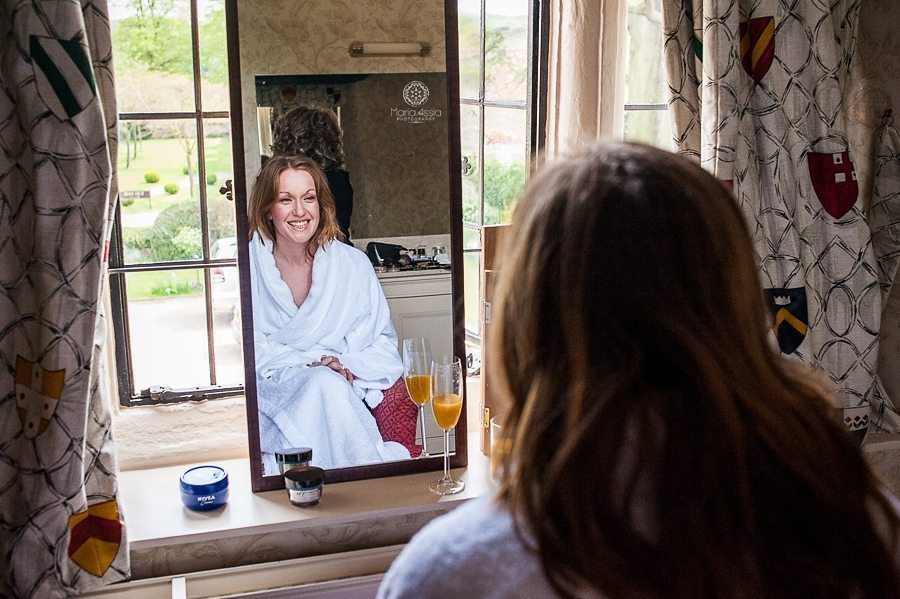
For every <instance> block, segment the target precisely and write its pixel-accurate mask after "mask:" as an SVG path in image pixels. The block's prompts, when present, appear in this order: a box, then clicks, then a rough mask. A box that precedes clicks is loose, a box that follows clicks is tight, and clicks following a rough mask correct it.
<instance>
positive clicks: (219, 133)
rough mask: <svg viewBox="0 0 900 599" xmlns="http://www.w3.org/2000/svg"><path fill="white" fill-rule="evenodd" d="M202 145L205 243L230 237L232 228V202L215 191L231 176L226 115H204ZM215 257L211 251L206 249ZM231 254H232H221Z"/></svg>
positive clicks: (229, 144) (228, 131)
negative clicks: (209, 116)
mask: <svg viewBox="0 0 900 599" xmlns="http://www.w3.org/2000/svg"><path fill="white" fill-rule="evenodd" d="M203 133H204V140H203V146H204V147H203V149H204V151H205V153H206V205H207V208H208V214H207V216H208V217H209V245H210V247H212V245H213V244H214V243H215V242H216V240H217V239H220V238H223V237H228V238H231V239H232V240H233V239H234V235H235V232H234V231H235V228H234V202H232V201H229V200H228V199H227V198H226V197H225V196H224V195H222V194H221V193H220V192H219V189H220V188H221V187H222V186H223V185H225V181H227V180H228V179H231V178H232V162H231V135H230V133H231V132H230V129H229V123H228V119H207V120H205V121H204V122H203ZM210 256H211V257H212V258H216V257H217V256H216V255H215V253H214V252H211V253H210ZM223 257H227V258H234V257H236V256H223Z"/></svg>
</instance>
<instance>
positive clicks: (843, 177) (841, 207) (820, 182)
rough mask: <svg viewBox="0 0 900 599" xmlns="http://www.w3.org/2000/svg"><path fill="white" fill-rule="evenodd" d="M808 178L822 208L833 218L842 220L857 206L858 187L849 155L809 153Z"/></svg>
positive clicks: (846, 153) (843, 153)
mask: <svg viewBox="0 0 900 599" xmlns="http://www.w3.org/2000/svg"><path fill="white" fill-rule="evenodd" d="M806 159H807V161H808V163H809V178H810V180H811V181H812V186H813V189H814V190H815V192H816V196H817V197H818V198H819V202H820V203H821V204H822V208H824V209H825V212H827V213H828V214H830V215H831V216H832V217H834V218H841V217H842V216H844V215H845V214H847V212H848V211H849V210H850V209H851V208H852V207H853V204H855V203H856V197H857V196H858V195H859V185H858V184H857V182H856V169H854V168H853V163H852V162H850V153H849V152H835V153H833V154H831V153H827V154H826V153H822V152H809V153H808V154H807V155H806Z"/></svg>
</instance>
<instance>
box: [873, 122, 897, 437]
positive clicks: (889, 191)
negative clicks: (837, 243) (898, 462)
mask: <svg viewBox="0 0 900 599" xmlns="http://www.w3.org/2000/svg"><path fill="white" fill-rule="evenodd" d="M893 125H894V120H893V117H892V114H891V111H890V110H888V112H887V113H886V114H885V117H884V120H883V124H882V126H881V128H880V129H879V130H878V131H877V132H876V135H875V164H874V169H873V179H874V189H873V193H872V196H873V197H872V204H871V206H870V208H869V226H870V228H871V230H872V245H873V246H874V249H875V256H876V258H877V259H878V277H879V283H880V285H881V289H882V295H881V297H882V300H883V302H885V304H887V302H888V301H889V299H890V297H891V295H892V293H893V295H894V297H897V295H898V294H897V292H898V290H897V289H894V288H893V283H894V278H895V277H896V275H897V267H898V266H900V133H898V132H897V130H896V129H895V128H894V126H893ZM892 316H893V314H891V313H887V312H886V313H885V314H884V315H883V318H882V326H883V327H887V326H892V327H893V328H892V329H891V330H896V328H897V326H896V325H897V324H898V323H897V322H896V319H895V318H892ZM882 342H888V344H889V347H890V336H889V335H884V336H882ZM894 347H896V345H894ZM884 358H885V357H884V356H882V365H881V368H880V369H879V372H881V373H883V376H885V377H888V376H894V377H896V374H895V373H896V371H897V367H896V364H884ZM887 358H888V360H894V359H896V354H894V355H891V354H890V353H888V355H887ZM884 373H886V374H884ZM884 382H885V385H884V386H887V383H888V382H893V381H888V380H885V381H884ZM895 388H896V386H895ZM872 420H873V422H875V424H876V425H877V426H878V428H879V429H881V430H887V431H892V432H897V431H900V410H898V409H897V406H896V405H895V404H893V403H892V402H891V400H890V395H889V394H888V393H886V392H885V391H884V387H882V386H881V385H879V386H878V387H877V388H876V393H875V398H874V401H873V405H872Z"/></svg>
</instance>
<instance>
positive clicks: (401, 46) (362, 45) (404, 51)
mask: <svg viewBox="0 0 900 599" xmlns="http://www.w3.org/2000/svg"><path fill="white" fill-rule="evenodd" d="M430 53H431V46H430V45H428V44H426V43H425V42H353V43H352V44H350V56H353V57H354V58H360V57H363V56H374V57H381V58H386V57H396V56H428V54H430Z"/></svg>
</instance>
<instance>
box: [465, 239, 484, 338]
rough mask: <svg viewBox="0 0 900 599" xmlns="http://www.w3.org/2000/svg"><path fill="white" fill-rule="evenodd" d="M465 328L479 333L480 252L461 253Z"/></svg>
mask: <svg viewBox="0 0 900 599" xmlns="http://www.w3.org/2000/svg"><path fill="white" fill-rule="evenodd" d="M463 288H464V289H465V298H464V302H465V311H466V330H468V331H470V332H472V333H474V334H476V335H479V334H480V333H481V252H465V253H464V254H463Z"/></svg>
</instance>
